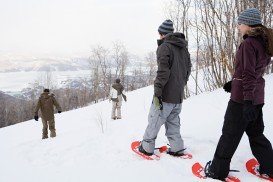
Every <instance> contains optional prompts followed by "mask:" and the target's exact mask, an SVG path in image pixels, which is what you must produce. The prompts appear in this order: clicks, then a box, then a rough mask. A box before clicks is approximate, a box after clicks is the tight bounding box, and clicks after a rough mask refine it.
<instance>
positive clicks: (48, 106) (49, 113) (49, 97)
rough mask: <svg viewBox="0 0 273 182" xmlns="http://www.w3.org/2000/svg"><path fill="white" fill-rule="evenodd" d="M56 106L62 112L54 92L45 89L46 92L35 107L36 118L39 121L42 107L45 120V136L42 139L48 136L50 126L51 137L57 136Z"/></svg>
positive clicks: (43, 119)
mask: <svg viewBox="0 0 273 182" xmlns="http://www.w3.org/2000/svg"><path fill="white" fill-rule="evenodd" d="M54 106H55V107H56V108H57V110H58V113H61V112H62V108H61V106H60V104H59V103H58V102H57V100H56V98H55V96H54V94H50V93H49V89H44V93H42V94H41V96H40V97H39V100H38V103H37V106H36V108H35V116H34V119H35V120H36V121H38V119H39V117H38V111H39V110H40V109H41V113H42V122H43V136H42V139H46V138H48V127H49V130H50V137H56V129H55V119H54Z"/></svg>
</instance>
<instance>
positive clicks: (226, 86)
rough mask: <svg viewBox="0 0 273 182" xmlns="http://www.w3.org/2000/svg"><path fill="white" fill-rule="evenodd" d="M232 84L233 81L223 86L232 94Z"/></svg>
mask: <svg viewBox="0 0 273 182" xmlns="http://www.w3.org/2000/svg"><path fill="white" fill-rule="evenodd" d="M231 83H232V81H229V82H227V83H225V84H224V86H223V89H224V90H225V91H226V92H228V93H230V92H231Z"/></svg>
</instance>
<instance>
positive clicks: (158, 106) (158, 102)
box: [153, 96, 163, 110]
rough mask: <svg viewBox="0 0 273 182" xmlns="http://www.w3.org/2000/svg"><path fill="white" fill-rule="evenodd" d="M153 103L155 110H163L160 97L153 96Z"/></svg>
mask: <svg viewBox="0 0 273 182" xmlns="http://www.w3.org/2000/svg"><path fill="white" fill-rule="evenodd" d="M153 103H154V105H155V108H156V109H158V110H163V103H162V96H159V97H157V96H154V99H153Z"/></svg>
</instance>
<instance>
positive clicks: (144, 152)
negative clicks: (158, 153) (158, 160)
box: [138, 144, 153, 156]
mask: <svg viewBox="0 0 273 182" xmlns="http://www.w3.org/2000/svg"><path fill="white" fill-rule="evenodd" d="M138 151H139V152H141V153H143V154H145V155H147V156H151V155H153V153H149V152H146V151H145V150H144V148H143V147H142V145H141V144H140V145H139V147H138Z"/></svg>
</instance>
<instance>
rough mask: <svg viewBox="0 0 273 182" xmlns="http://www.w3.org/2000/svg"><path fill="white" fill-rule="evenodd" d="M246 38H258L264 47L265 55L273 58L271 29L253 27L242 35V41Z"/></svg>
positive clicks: (272, 31)
mask: <svg viewBox="0 0 273 182" xmlns="http://www.w3.org/2000/svg"><path fill="white" fill-rule="evenodd" d="M248 36H249V37H260V38H261V40H262V41H263V44H264V45H265V49H266V53H267V54H268V55H270V56H271V57H272V56H273V29H270V28H266V27H255V28H252V29H251V30H249V31H248V32H247V33H246V35H244V39H245V38H246V37H248Z"/></svg>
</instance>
